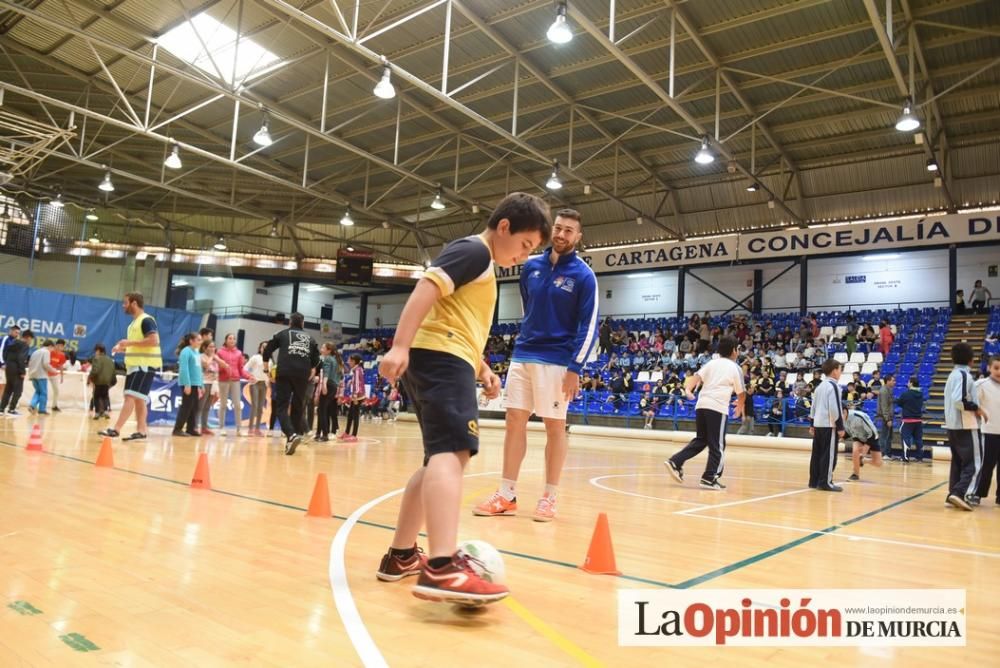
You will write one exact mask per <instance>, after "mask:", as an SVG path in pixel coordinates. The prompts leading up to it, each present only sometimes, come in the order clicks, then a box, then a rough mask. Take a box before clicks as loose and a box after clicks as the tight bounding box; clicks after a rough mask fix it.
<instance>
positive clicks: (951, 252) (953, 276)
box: [948, 244, 971, 305]
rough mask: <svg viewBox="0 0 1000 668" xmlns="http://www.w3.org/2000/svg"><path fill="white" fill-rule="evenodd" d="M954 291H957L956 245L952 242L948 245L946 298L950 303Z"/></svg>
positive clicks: (952, 299) (952, 302)
mask: <svg viewBox="0 0 1000 668" xmlns="http://www.w3.org/2000/svg"><path fill="white" fill-rule="evenodd" d="M956 292H958V247H957V246H955V244H952V245H950V246H948V299H949V301H950V303H951V304H952V305H954V303H955V293H956ZM970 303H971V302H970Z"/></svg>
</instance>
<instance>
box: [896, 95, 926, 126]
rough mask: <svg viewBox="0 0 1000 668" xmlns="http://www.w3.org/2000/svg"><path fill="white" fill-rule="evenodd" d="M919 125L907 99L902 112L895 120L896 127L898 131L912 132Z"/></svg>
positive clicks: (918, 120)
mask: <svg viewBox="0 0 1000 668" xmlns="http://www.w3.org/2000/svg"><path fill="white" fill-rule="evenodd" d="M919 127H920V119H918V118H917V117H916V116H914V115H913V109H912V106H911V103H910V101H909V100H907V101H906V104H904V105H903V113H902V114H901V115H900V117H899V120H897V121H896V129H897V130H899V131H900V132H913V131H914V130H916V129H917V128H919Z"/></svg>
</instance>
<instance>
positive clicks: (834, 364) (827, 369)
mask: <svg viewBox="0 0 1000 668" xmlns="http://www.w3.org/2000/svg"><path fill="white" fill-rule="evenodd" d="M839 368H840V362H838V361H837V360H835V359H833V358H832V357H830V358H829V359H827V360H826V361H825V362H823V366H822V367H820V370H821V371H822V372H823V375H824V376H829V375H830V374H831V373H833V372H834V371H836V370H837V369H839Z"/></svg>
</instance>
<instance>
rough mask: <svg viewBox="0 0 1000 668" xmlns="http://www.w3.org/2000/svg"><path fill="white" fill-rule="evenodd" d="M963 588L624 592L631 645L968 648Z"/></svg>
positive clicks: (622, 609) (621, 618) (621, 617)
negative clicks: (966, 646) (966, 643)
mask: <svg viewBox="0 0 1000 668" xmlns="http://www.w3.org/2000/svg"><path fill="white" fill-rule="evenodd" d="M965 641H966V609H965V590H964V589H743V590H741V589H691V590H683V591H681V590H669V589H666V590H664V589H620V590H619V591H618V644H619V645H621V646H626V647H629V646H631V647H690V646H723V645H727V646H737V647H804V646H830V647H838V646H839V647H845V646H854V647H860V646H872V647H874V646H879V647H964V646H965Z"/></svg>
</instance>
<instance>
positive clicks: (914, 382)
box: [910, 376, 920, 387]
mask: <svg viewBox="0 0 1000 668" xmlns="http://www.w3.org/2000/svg"><path fill="white" fill-rule="evenodd" d="M910 385H912V386H913V387H920V379H919V378H917V377H916V376H910Z"/></svg>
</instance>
